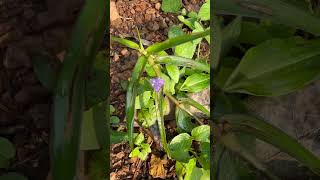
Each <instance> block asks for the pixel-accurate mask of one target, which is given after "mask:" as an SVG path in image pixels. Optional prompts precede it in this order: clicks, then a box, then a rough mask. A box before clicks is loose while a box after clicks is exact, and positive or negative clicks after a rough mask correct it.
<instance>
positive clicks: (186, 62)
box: [155, 56, 210, 73]
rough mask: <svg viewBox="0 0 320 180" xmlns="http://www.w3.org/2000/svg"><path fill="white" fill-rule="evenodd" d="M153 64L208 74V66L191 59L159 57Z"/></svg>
mask: <svg viewBox="0 0 320 180" xmlns="http://www.w3.org/2000/svg"><path fill="white" fill-rule="evenodd" d="M155 63H157V64H168V65H176V66H183V67H190V68H193V69H196V70H199V71H204V72H207V73H210V66H209V64H204V63H201V62H197V61H195V60H192V59H188V58H184V57H179V56H159V57H157V58H156V60H155Z"/></svg>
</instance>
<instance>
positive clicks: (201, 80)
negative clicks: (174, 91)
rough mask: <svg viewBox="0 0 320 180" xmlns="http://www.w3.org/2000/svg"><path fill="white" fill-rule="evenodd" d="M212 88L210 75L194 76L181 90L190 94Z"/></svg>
mask: <svg viewBox="0 0 320 180" xmlns="http://www.w3.org/2000/svg"><path fill="white" fill-rule="evenodd" d="M209 86H210V75H209V74H204V73H201V74H193V75H191V76H189V77H187V79H186V80H185V81H184V83H183V84H182V86H181V88H180V90H181V91H187V92H190V93H196V92H200V91H202V90H204V89H206V88H208V87H209Z"/></svg>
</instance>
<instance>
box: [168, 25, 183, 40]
mask: <svg viewBox="0 0 320 180" xmlns="http://www.w3.org/2000/svg"><path fill="white" fill-rule="evenodd" d="M182 35H184V32H183V30H182V28H181V27H180V26H177V25H173V26H171V27H170V28H169V32H168V37H169V38H175V37H178V36H182Z"/></svg>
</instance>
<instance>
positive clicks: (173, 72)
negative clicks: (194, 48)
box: [166, 65, 180, 83]
mask: <svg viewBox="0 0 320 180" xmlns="http://www.w3.org/2000/svg"><path fill="white" fill-rule="evenodd" d="M166 69H167V72H168V74H169V76H170V77H171V79H172V80H173V81H174V82H175V83H178V82H179V78H180V77H179V74H180V71H179V67H178V66H175V65H166Z"/></svg>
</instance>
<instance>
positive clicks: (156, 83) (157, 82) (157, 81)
mask: <svg viewBox="0 0 320 180" xmlns="http://www.w3.org/2000/svg"><path fill="white" fill-rule="evenodd" d="M150 83H151V85H152V87H153V89H155V90H156V91H157V92H159V91H160V89H161V88H162V86H163V85H164V80H163V79H161V78H152V79H150Z"/></svg>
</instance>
